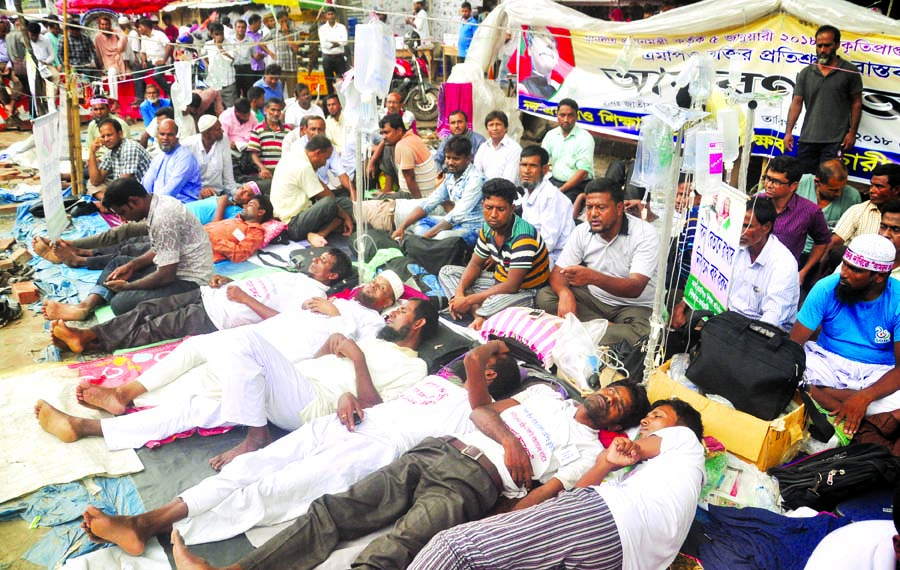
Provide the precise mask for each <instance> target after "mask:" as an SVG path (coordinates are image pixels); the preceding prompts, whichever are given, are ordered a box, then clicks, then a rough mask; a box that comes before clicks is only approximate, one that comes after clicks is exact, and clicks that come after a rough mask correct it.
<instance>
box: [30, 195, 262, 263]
mask: <svg viewBox="0 0 900 570" xmlns="http://www.w3.org/2000/svg"><path fill="white" fill-rule="evenodd" d="M259 195H260V191H259V186H257V185H256V182H247V183H246V184H244V185H243V186H240V187H239V188H238V189H237V190H235V191H234V193H232V194H230V195H226V196H212V197H209V198H204V199H202V200H197V201H195V202H190V203H188V204H185V205H184V207H185V208H187V211H188V212H190V213H191V214H193V215H194V216H196V217H197V219H198V220H200V223H201V224H203V225H204V226H206V225H207V224H210V223H213V222H218V221H220V220H226V219H230V218H234V217H236V216H238V215H240V214H241V212H243V209H244V207H245V206H246V205H247V203H249V202H250V200H252V199H253V198H254V197H255V196H259ZM147 235H148V230H147V222H146V221H140V222H125V223H124V224H122V225H120V226H116V227H115V228H112V229H110V230H108V231H105V232H102V233H99V234H96V235H92V236H88V237H85V238H79V239H74V240H64V239H59V240H57V241H55V242H51V241H50V240H49V239H47V238H46V237H44V236H34V238H32V240H31V245H32V248H33V249H34V252H35V253H36V254H37V255H38V256H40V257H42V258H44V259H46V260H47V261H49V262H50V263H63V264H65V265H67V266H68V267H87V268H88V269H103V267H105V266H106V262H105V261H101V260H92V259H91V258H93V257H97V256H100V255H104V254H108V253H109V252H110V251H112V249H110V248H114V247H115V246H117V245H121V244H123V243H126V242H129V243H141V242H142V241H143V240H140V239H139V238H144V237H146V236H147Z"/></svg>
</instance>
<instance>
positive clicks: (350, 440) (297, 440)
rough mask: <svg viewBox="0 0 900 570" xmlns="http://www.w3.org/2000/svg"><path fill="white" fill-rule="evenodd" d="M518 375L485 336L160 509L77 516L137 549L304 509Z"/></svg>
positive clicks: (218, 536)
mask: <svg viewBox="0 0 900 570" xmlns="http://www.w3.org/2000/svg"><path fill="white" fill-rule="evenodd" d="M461 365H462V366H461ZM518 383H519V368H518V366H517V365H516V361H515V359H514V358H512V357H511V356H510V355H509V352H508V350H507V348H506V346H505V345H504V344H503V343H502V342H500V341H492V342H489V343H487V344H484V345H481V346H479V347H477V348H475V349H473V350H472V351H470V352H469V353H467V354H466V356H465V358H464V359H462V360H458V361H456V362H455V363H453V365H451V366H448V367H447V368H445V369H443V370H441V372H439V373H438V374H436V375H433V376H428V377H426V378H425V379H424V380H421V381H420V382H417V383H416V384H414V385H413V386H411V387H410V388H408V389H407V390H406V391H404V392H403V394H401V395H400V396H399V397H398V398H396V399H395V400H392V401H389V402H384V403H381V404H378V405H376V406H374V407H364V403H363V402H360V401H359V400H358V399H357V398H356V397H355V396H354V395H353V394H351V393H349V392H348V393H345V394H344V395H343V396H341V399H340V404H339V406H338V414H337V415H332V416H323V417H320V418H316V419H315V420H313V421H312V422H310V423H308V424H305V425H303V426H301V427H300V429H298V430H296V431H294V432H291V433H289V434H288V435H286V436H285V437H283V438H281V439H279V440H277V441H275V442H273V443H271V444H270V445H268V446H266V447H265V448H263V449H260V450H259V451H254V452H252V453H247V454H245V455H242V456H240V457H237V458H236V459H235V460H234V461H232V462H231V463H229V464H228V465H227V466H225V467H224V468H223V469H222V471H221V472H220V473H219V474H218V475H215V476H212V477H209V478H207V479H205V480H204V481H201V482H200V483H199V484H197V485H195V486H193V487H191V488H189V489H187V490H185V491H184V492H182V493H181V494H180V495H178V496H177V497H176V498H175V499H174V500H172V501H171V502H169V503H167V504H166V505H164V506H162V507H161V508H159V509H154V510H152V511H149V512H147V513H144V514H141V515H137V516H134V517H111V516H108V515H106V514H104V513H102V512H100V511H99V510H98V509H96V508H95V507H88V509H87V511H86V512H85V514H84V520H85V524H84V525H83V526H85V530H86V531H87V532H88V533H89V535H91V536H92V537H95V538H96V539H98V540H106V541H110V542H114V543H116V544H118V545H119V546H121V547H122V548H123V549H124V550H126V551H127V552H129V553H131V554H139V553H140V552H142V551H143V549H144V546H145V544H146V542H147V540H148V539H149V538H150V537H151V536H154V535H156V534H162V533H168V532H170V531H171V530H172V527H173V525H175V526H176V527H177V528H178V529H179V531H180V532H182V533H183V534H184V536H185V539H186V540H187V542H188V544H200V543H206V542H213V541H218V540H224V539H227V538H230V537H232V536H236V535H238V534H240V533H241V532H245V531H247V530H249V529H251V528H253V527H254V526H262V525H273V524H278V523H281V522H284V521H288V520H291V519H294V518H296V517H298V516H300V515H302V514H304V513H305V512H306V509H307V508H308V507H309V504H310V502H311V501H312V500H313V499H316V498H317V497H320V496H322V495H324V494H325V493H339V492H341V491H344V490H346V489H347V487H349V486H350V485H352V484H353V483H355V482H357V481H359V480H360V479H362V478H363V477H365V476H366V475H368V474H369V473H371V472H373V471H375V470H377V469H379V468H381V467H383V466H385V465H387V464H388V463H390V462H391V461H393V460H394V459H396V458H397V457H399V456H400V455H402V454H403V453H405V452H406V451H409V449H410V448H412V447H413V446H415V445H416V444H417V443H419V441H421V440H422V439H424V438H426V437H434V436H438V435H440V434H442V433H447V432H454V433H467V432H470V431H472V430H474V429H475V426H474V425H473V424H472V422H471V421H470V420H469V415H470V414H471V412H472V408H471V405H470V403H469V397H468V394H469V393H470V392H471V391H475V390H479V391H480V390H484V389H485V388H484V387H485V386H487V389H488V390H489V392H490V394H491V396H492V397H494V398H499V397H502V396H503V395H505V394H506V393H508V392H509V391H510V390H511V389H512V388H514V387H515V386H517V385H518ZM354 413H356V414H357V416H358V418H359V421H360V423H359V424H355V423H354V418H353V415H354ZM250 505H252V507H250V508H248V506H250Z"/></svg>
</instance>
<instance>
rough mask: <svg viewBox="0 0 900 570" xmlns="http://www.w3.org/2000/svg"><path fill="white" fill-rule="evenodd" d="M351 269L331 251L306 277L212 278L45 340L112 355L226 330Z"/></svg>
mask: <svg viewBox="0 0 900 570" xmlns="http://www.w3.org/2000/svg"><path fill="white" fill-rule="evenodd" d="M352 270H353V266H352V264H351V262H350V258H349V257H348V256H347V254H346V253H344V252H343V251H341V250H339V249H337V248H331V249H330V250H328V251H326V252H325V253H323V254H322V255H320V256H319V257H317V258H315V259H313V261H312V263H311V264H310V266H309V275H305V274H303V273H287V272H278V273H271V274H267V275H263V276H260V277H250V278H248V279H242V280H240V281H237V282H232V280H231V279H230V278H228V277H224V276H222V275H213V278H212V279H211V280H210V283H209V285H204V286H202V287H200V288H199V289H195V290H193V291H188V292H186V293H181V294H180V295H172V296H171V297H163V298H162V299H153V300H150V301H144V302H143V303H140V304H139V305H138V306H137V307H135V308H134V309H132V310H131V311H128V312H127V313H124V314H122V315H119V316H118V317H115V318H113V319H110V320H109V321H106V322H105V323H99V324H96V325H93V326H91V327H90V328H86V329H77V328H73V327H69V326H68V325H66V323H65V321H63V320H56V321H54V322H53V327H52V329H51V336H52V340H53V341H54V343H55V344H57V345H59V343H60V342H61V343H64V344H65V345H66V347H67V348H69V350H71V351H72V352H75V353H81V352H84V351H86V350H103V351H105V352H112V351H114V350H119V349H121V348H133V347H136V346H144V345H147V344H153V343H156V342H162V341H164V340H168V339H173V338H181V337H184V336H196V335H203V334H209V333H213V332H216V331H220V330H225V329H232V328H235V327H239V326H242V325H249V324H254V323H258V322H260V321H262V320H265V319H267V318H269V317H271V316H274V315H276V314H278V313H281V312H284V311H288V310H290V309H291V308H293V307H299V306H301V305H302V303H303V302H305V301H306V300H308V299H312V298H314V297H324V296H325V291H326V290H327V287H328V285H330V284H331V283H334V282H335V281H339V280H341V279H343V278H345V277H347V276H348V275H349V274H350V272H351V271H352ZM224 285H228V286H227V287H224Z"/></svg>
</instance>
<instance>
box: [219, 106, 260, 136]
mask: <svg viewBox="0 0 900 570" xmlns="http://www.w3.org/2000/svg"><path fill="white" fill-rule="evenodd" d="M219 122H220V123H221V124H222V130H224V131H225V136H227V137H228V140H230V141H231V142H234V143H244V144H246V143H248V142H250V134H251V133H252V131H253V128H254V127H255V126H256V125H258V124H259V123H258V121H257V120H256V117H254V116H253V113H252V112H251V113H250V119H249V120H248V121H247V122H246V123H243V124H242V123H241V122H240V121H238V118H237V116H236V115H235V114H234V107H230V108H228V109H226V110H225V111H224V112H223V113H222V114H221V115H219Z"/></svg>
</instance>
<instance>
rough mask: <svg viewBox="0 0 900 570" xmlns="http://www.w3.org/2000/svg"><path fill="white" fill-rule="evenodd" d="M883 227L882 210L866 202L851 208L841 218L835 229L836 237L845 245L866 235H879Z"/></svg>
mask: <svg viewBox="0 0 900 570" xmlns="http://www.w3.org/2000/svg"><path fill="white" fill-rule="evenodd" d="M880 225H881V210H879V209H878V206H876V205H875V204H873V203H872V202H870V201H869V200H866V201H865V202H863V203H862V204H857V205H855V206H851V207H850V208H848V209H847V211H846V212H844V215H843V216H841V219H840V221H839V222H838V223H837V225H836V226H835V227H834V235H836V236H838V237H839V238H841V239H842V240H844V243H845V244H848V243H850V241H851V240H852V239H853V238H855V237H856V236H861V235H865V234H877V233H878V227H879V226H880Z"/></svg>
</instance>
